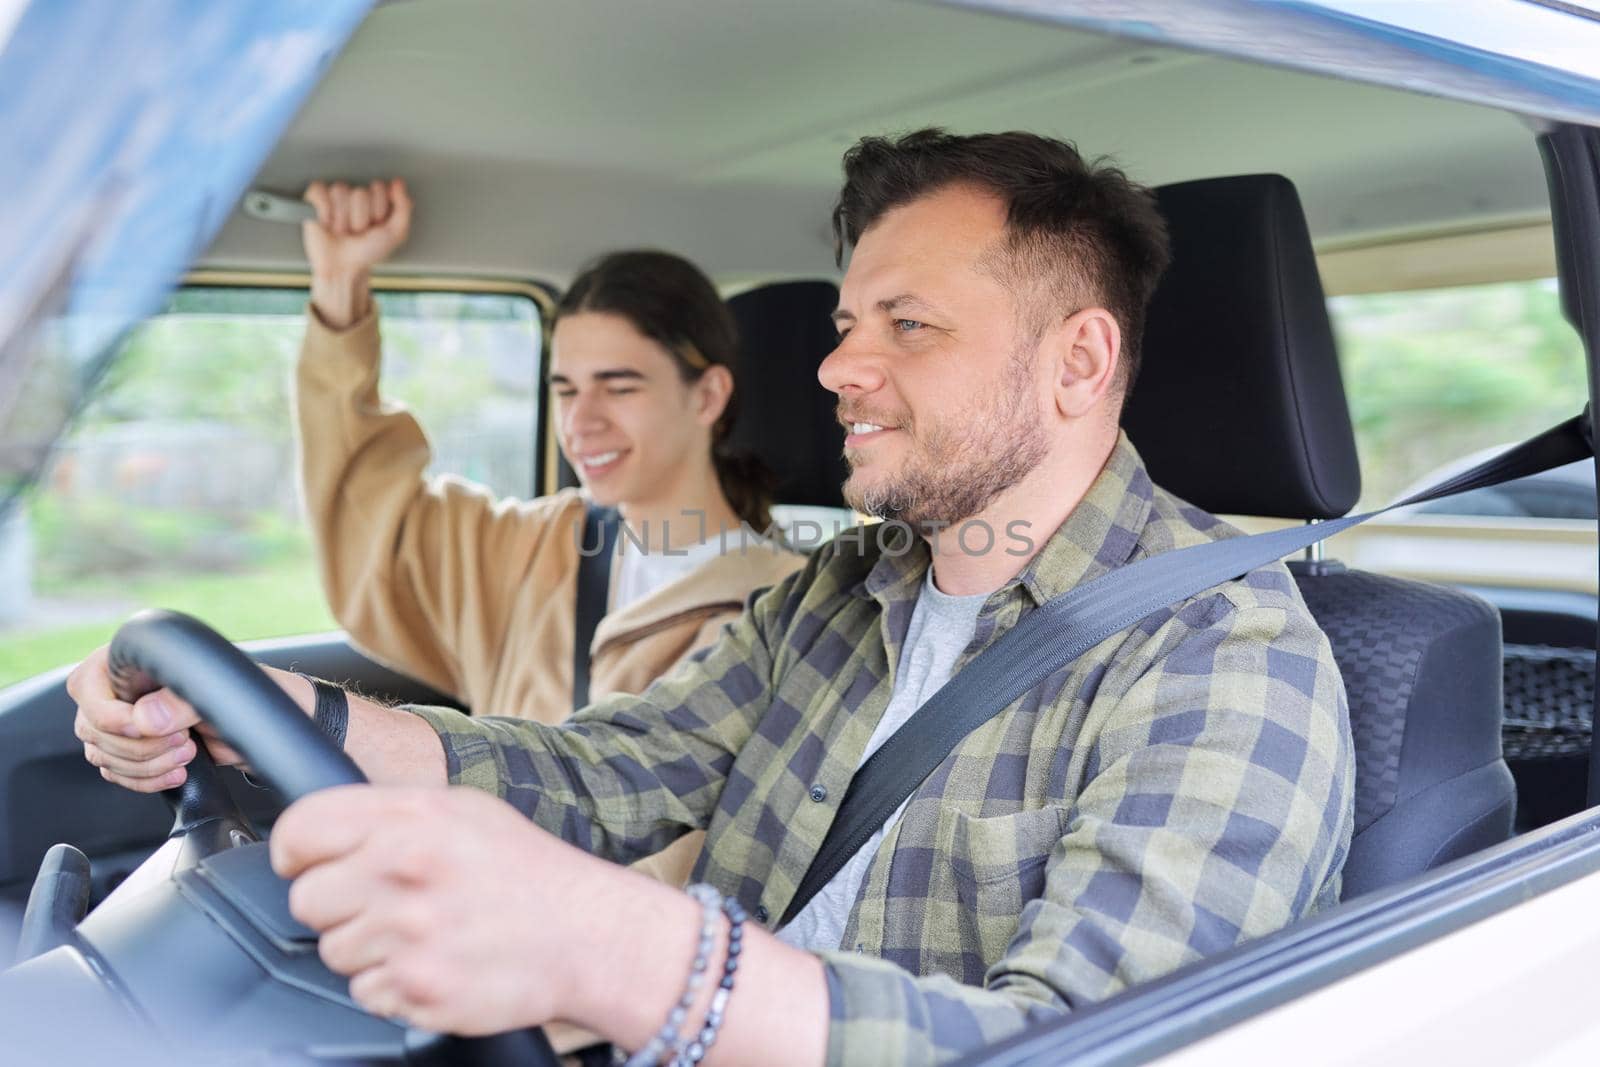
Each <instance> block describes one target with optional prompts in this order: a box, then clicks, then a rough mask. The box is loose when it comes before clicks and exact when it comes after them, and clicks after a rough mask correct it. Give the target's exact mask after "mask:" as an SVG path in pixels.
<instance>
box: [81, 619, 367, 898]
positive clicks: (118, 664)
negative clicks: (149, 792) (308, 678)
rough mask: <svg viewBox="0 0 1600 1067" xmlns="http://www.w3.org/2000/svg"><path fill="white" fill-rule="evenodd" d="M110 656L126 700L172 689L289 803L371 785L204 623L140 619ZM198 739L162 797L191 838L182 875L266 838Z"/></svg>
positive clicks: (176, 833) (114, 682) (180, 831)
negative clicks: (181, 773) (180, 775)
mask: <svg viewBox="0 0 1600 1067" xmlns="http://www.w3.org/2000/svg"><path fill="white" fill-rule="evenodd" d="M108 659H109V662H108V667H109V670H110V674H111V688H112V691H113V692H114V693H115V694H116V696H117V699H119V700H124V701H127V702H128V703H130V704H131V703H133V702H134V701H135V700H138V699H139V698H140V697H142V696H144V695H145V694H147V693H152V692H154V691H155V690H157V689H161V688H163V687H165V688H168V689H171V690H172V691H173V692H174V693H176V694H178V696H180V697H182V698H183V699H184V700H186V701H188V702H189V703H190V704H191V705H193V706H194V708H195V710H196V712H198V713H199V715H200V717H201V718H203V719H204V720H205V721H206V722H208V723H210V724H211V725H212V726H214V727H216V729H217V732H218V733H219V734H221V735H222V736H223V737H224V738H225V739H226V740H227V741H228V743H229V744H231V745H232V746H233V747H234V748H235V749H237V750H238V751H239V753H240V754H242V755H243V756H244V757H245V759H246V760H248V761H249V763H250V766H251V768H252V772H253V773H254V774H256V775H258V776H259V777H260V778H262V779H263V780H264V781H266V782H267V783H268V784H269V785H271V786H272V787H273V788H274V789H275V790H277V792H278V794H279V796H281V797H282V798H283V800H284V802H285V803H293V802H294V801H296V800H298V799H300V798H301V797H303V796H305V795H306V794H308V793H314V792H316V791H317V790H318V789H327V788H331V787H332V786H337V785H354V784H358V783H362V782H365V781H366V780H367V779H366V776H365V775H363V774H362V773H361V771H360V770H359V769H358V768H357V767H356V765H355V763H354V762H352V761H351V759H350V757H349V756H347V755H345V754H344V753H343V752H341V751H340V750H339V749H337V748H335V747H333V743H332V742H331V741H329V740H328V738H327V737H326V736H324V735H323V733H322V731H320V730H318V729H317V728H316V726H315V725H314V724H313V723H312V722H311V720H310V719H308V718H307V717H306V715H305V714H304V713H303V712H302V711H301V710H300V708H299V707H298V706H297V705H296V704H295V703H294V701H293V700H292V699H291V698H290V697H289V695H288V694H287V693H285V692H284V691H283V690H282V689H281V688H279V687H278V685H277V683H275V682H273V681H272V679H271V678H270V677H268V676H267V674H266V673H265V672H264V671H262V670H261V668H260V667H258V666H257V665H256V664H255V663H254V662H252V661H251V660H250V659H249V658H248V657H247V656H245V655H244V653H242V652H240V651H239V650H238V649H237V648H235V647H234V646H233V645H232V644H231V643H230V642H228V641H227V640H226V639H225V638H223V637H222V635H221V634H219V633H217V632H216V631H215V630H213V629H211V628H210V627H209V626H206V625H205V624H204V623H202V622H200V621H199V620H198V619H195V618H192V617H190V616H188V615H184V614H182V613H180V612H175V611H144V612H140V613H139V614H137V615H135V616H134V617H133V618H131V619H129V620H128V621H127V622H125V623H123V625H122V627H121V628H120V629H118V630H117V633H116V635H115V636H114V637H112V639H111V649H110V653H109V657H108ZM194 740H195V755H194V758H193V759H192V760H190V761H189V766H188V768H187V771H188V774H187V777H186V778H185V779H184V783H183V784H182V785H181V786H178V787H176V788H174V789H168V790H165V791H164V792H163V793H162V796H163V797H164V798H165V799H166V801H167V803H168V804H169V805H170V806H171V808H172V811H173V824H172V832H171V833H170V834H169V835H168V836H169V837H172V838H180V839H182V841H183V856H182V857H181V858H180V859H179V860H178V866H179V867H180V868H183V867H189V866H192V865H194V864H195V863H198V862H199V861H200V860H202V859H204V858H205V857H207V856H210V855H214V854H215V853H217V852H220V851H222V850H224V849H228V848H232V847H235V846H237V845H243V844H249V843H252V842H254V841H256V840H257V837H256V834H255V831H254V830H253V829H252V828H251V826H250V822H249V820H248V819H246V818H245V817H244V814H243V813H242V812H241V811H240V810H239V807H238V805H237V804H236V803H235V802H234V799H233V797H232V796H231V795H230V794H229V792H228V789H227V787H226V786H225V785H224V784H223V781H222V778H221V776H220V775H219V774H218V772H217V765H216V762H215V761H214V760H213V759H212V758H211V754H210V753H209V752H208V751H206V746H205V742H204V741H203V740H201V739H200V738H199V737H196V738H195V739H194Z"/></svg>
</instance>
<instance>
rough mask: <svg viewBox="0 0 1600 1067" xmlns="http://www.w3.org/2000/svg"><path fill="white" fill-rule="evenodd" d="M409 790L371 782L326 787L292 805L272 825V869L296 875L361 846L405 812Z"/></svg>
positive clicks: (401, 816)
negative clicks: (404, 798)
mask: <svg viewBox="0 0 1600 1067" xmlns="http://www.w3.org/2000/svg"><path fill="white" fill-rule="evenodd" d="M404 792H405V791H404V790H395V789H383V788H380V787H378V786H371V785H342V786H338V787H336V788H334V789H323V790H320V791H318V792H316V793H312V794H311V795H310V796H308V797H304V798H302V799H300V800H297V801H295V802H294V803H293V804H291V805H289V808H288V810H287V811H285V812H284V813H283V815H282V816H280V817H279V819H278V821H277V823H275V824H274V825H273V828H272V839H271V852H272V869H273V870H275V871H277V872H278V875H279V876H280V877H282V878H294V877H297V876H298V875H299V874H300V873H301V872H303V871H305V870H306V869H307V868H310V867H314V866H316V865H317V864H320V863H327V862H329V861H330V860H334V859H338V858H339V857H341V856H344V855H346V854H348V853H350V852H353V851H355V849H357V848H359V847H360V846H361V844H362V843H363V842H364V841H366V840H367V838H368V837H370V836H371V835H372V834H373V833H374V832H375V831H376V830H377V829H378V828H379V827H381V826H383V825H384V824H385V823H387V822H391V821H395V820H400V819H403V818H404V817H405V814H404V813H405V808H406V805H404V804H403V803H401V802H398V801H397V797H399V796H400V795H402V794H403V793H404Z"/></svg>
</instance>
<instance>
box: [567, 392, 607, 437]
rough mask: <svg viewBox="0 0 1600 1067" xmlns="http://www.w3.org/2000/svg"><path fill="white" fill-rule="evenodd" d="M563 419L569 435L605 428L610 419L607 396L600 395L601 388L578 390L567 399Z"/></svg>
mask: <svg viewBox="0 0 1600 1067" xmlns="http://www.w3.org/2000/svg"><path fill="white" fill-rule="evenodd" d="M561 421H562V428H563V429H565V430H566V432H567V435H568V437H571V436H572V435H574V434H579V433H593V432H594V431H596V430H603V429H605V428H606V425H607V421H608V420H607V417H606V405H605V398H604V397H603V396H601V395H600V390H598V389H580V390H578V392H577V394H576V395H575V396H573V397H572V398H571V399H570V400H568V401H567V404H566V411H565V412H563V413H562V420H561Z"/></svg>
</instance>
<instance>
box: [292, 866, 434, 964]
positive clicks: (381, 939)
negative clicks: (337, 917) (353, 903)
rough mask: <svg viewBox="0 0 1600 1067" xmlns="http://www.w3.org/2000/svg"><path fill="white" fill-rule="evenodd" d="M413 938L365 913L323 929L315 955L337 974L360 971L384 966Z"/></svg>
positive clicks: (369, 913)
mask: <svg viewBox="0 0 1600 1067" xmlns="http://www.w3.org/2000/svg"><path fill="white" fill-rule="evenodd" d="M315 873H316V872H315V871H313V872H312V874H315ZM307 877H310V875H307ZM303 880H304V879H302V881H303ZM295 884H296V885H298V884H299V882H296V883H295ZM301 921H302V922H304V920H301ZM307 925H310V924H309V923H307ZM416 938H417V935H416V933H415V932H413V931H409V930H406V929H404V928H402V927H400V926H397V925H395V924H394V923H391V922H386V921H384V919H383V918H382V917H381V916H377V915H374V914H373V913H371V912H366V913H363V914H359V915H356V916H354V917H353V918H351V919H349V920H348V921H346V922H342V923H339V924H338V925H337V926H334V927H331V928H324V929H323V931H322V936H321V937H320V938H319V939H318V940H317V955H319V956H321V957H322V962H323V963H326V964H327V965H328V967H329V968H330V969H331V970H333V971H336V972H338V973H339V974H360V973H361V972H362V971H366V970H370V969H372V968H373V967H381V966H383V964H385V963H386V962H388V961H389V960H391V959H393V958H394V956H395V954H396V953H398V952H400V951H402V950H404V949H406V948H408V947H410V946H411V945H412V944H414V942H415V941H416Z"/></svg>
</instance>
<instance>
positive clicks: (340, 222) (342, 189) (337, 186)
mask: <svg viewBox="0 0 1600 1067" xmlns="http://www.w3.org/2000/svg"><path fill="white" fill-rule="evenodd" d="M328 203H329V204H330V205H331V207H332V209H333V210H332V211H331V212H330V213H329V219H330V222H329V226H328V232H329V233H331V234H333V235H334V236H335V237H344V236H345V235H347V234H348V233H349V232H350V187H349V186H348V185H346V184H345V183H344V182H334V183H333V184H332V185H330V186H328Z"/></svg>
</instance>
